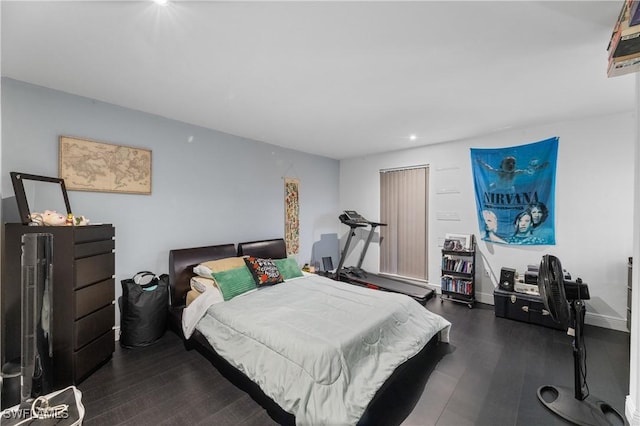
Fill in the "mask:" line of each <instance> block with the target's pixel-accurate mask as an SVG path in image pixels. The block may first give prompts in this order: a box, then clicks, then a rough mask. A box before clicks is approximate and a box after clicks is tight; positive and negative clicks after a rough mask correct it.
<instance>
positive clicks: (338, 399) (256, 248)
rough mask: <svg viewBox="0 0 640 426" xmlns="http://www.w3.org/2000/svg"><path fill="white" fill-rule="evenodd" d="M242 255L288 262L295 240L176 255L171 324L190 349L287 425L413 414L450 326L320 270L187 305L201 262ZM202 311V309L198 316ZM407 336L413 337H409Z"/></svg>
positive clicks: (412, 305)
mask: <svg viewBox="0 0 640 426" xmlns="http://www.w3.org/2000/svg"><path fill="white" fill-rule="evenodd" d="M240 256H253V257H255V258H258V259H286V248H285V243H284V240H282V239H271V240H261V241H250V242H243V243H239V244H238V245H237V248H236V246H235V245H234V244H222V245H215V246H206V247H196V248H187V249H176V250H171V251H170V253H169V276H170V286H171V309H170V319H169V324H170V327H171V328H172V329H173V330H174V331H175V332H176V333H178V334H179V335H181V336H182V337H183V338H185V343H186V345H187V347H188V348H196V349H197V350H198V351H200V352H201V353H202V354H203V355H204V356H205V357H206V358H207V359H209V360H210V361H211V362H212V364H214V365H215V366H216V368H218V370H220V372H221V373H222V374H223V375H225V377H227V378H228V379H229V380H230V381H232V382H233V383H234V384H235V385H236V386H238V387H240V388H241V389H243V390H244V391H246V392H248V393H249V394H250V395H251V396H252V398H253V399H254V400H256V401H257V402H258V403H259V404H261V405H262V406H263V407H264V408H265V409H266V410H267V412H268V413H269V415H270V416H271V417H272V418H273V419H274V420H276V421H277V422H278V423H280V424H398V423H400V422H401V421H402V419H403V418H404V417H406V415H407V414H408V412H406V410H407V409H404V410H403V409H401V408H402V406H404V405H406V404H404V403H406V402H408V400H410V399H411V398H409V397H402V396H403V395H407V393H410V392H414V393H415V392H418V393H420V385H422V386H424V380H426V379H424V376H425V373H426V374H428V372H429V371H430V369H431V368H433V364H434V363H435V362H437V356H438V354H440V355H441V354H442V351H438V350H437V348H438V347H439V346H441V345H439V344H438V343H439V342H440V341H448V332H449V328H450V323H448V322H447V321H446V320H445V319H444V318H442V317H440V316H438V315H435V314H433V313H430V312H429V311H427V310H426V309H425V308H424V307H422V306H421V305H419V304H418V303H417V302H415V301H414V300H413V299H411V298H409V297H408V296H404V295H400V294H393V293H383V292H380V291H376V290H371V289H366V288H362V287H359V286H353V285H350V284H346V283H341V282H337V281H333V280H330V279H328V278H326V277H322V276H319V275H314V274H306V275H303V276H302V277H294V278H291V279H287V280H285V281H284V282H283V283H280V284H277V285H273V286H269V287H261V289H260V290H251V291H248V292H246V293H245V294H242V295H239V296H237V297H234V298H233V299H231V300H229V301H227V302H224V303H216V304H213V305H211V306H208V305H206V304H205V303H203V304H201V303H200V302H201V301H204V299H205V298H204V297H202V296H200V297H199V298H198V299H197V303H196V302H194V303H192V304H191V305H190V306H189V307H188V308H185V305H186V299H187V294H188V293H189V291H190V290H191V278H192V277H193V276H194V272H193V269H194V266H196V265H198V264H200V263H203V262H207V261H212V260H217V259H228V258H237V257H240ZM216 277H218V275H216ZM196 305H201V306H200V308H198V309H199V310H200V311H201V312H199V313H198V314H197V315H198V316H197V320H193V318H194V317H193V315H194V314H193V311H194V309H195V308H194V307H195V306H196ZM203 306H204V307H203ZM417 308H419V309H417ZM200 315H202V317H200ZM183 316H184V317H185V318H190V319H189V320H188V321H186V322H189V321H191V322H193V324H195V325H194V327H189V326H186V325H185V321H183ZM363 318H366V319H363ZM354 319H355V321H351V320H354ZM294 320H295V322H294ZM298 321H300V322H298ZM350 321H351V322H350ZM347 323H348V324H350V325H349V326H345V324H347ZM426 329H429V330H430V331H424V330H426ZM405 330H409V331H410V332H411V336H410V338H407V337H404V336H402V333H404V332H405ZM185 331H186V333H185ZM255 355H259V356H258V357H255ZM419 377H422V378H423V379H422V380H420V379H418V378H419ZM399 397H402V398H400V399H399ZM413 397H415V395H413V396H412V398H413ZM414 402H415V399H414ZM408 409H409V410H410V407H409V408H408Z"/></svg>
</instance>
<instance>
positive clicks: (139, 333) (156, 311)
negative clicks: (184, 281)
mask: <svg viewBox="0 0 640 426" xmlns="http://www.w3.org/2000/svg"><path fill="white" fill-rule="evenodd" d="M121 283H122V297H120V299H118V302H119V304H120V345H122V346H125V347H134V346H147V345H150V344H152V343H154V342H155V341H156V340H158V339H159V338H160V337H162V335H163V334H164V332H165V331H166V329H167V315H168V313H169V275H167V274H162V275H160V276H159V277H158V276H156V275H155V274H154V273H153V272H149V271H142V272H138V273H137V274H135V275H134V276H133V278H129V279H126V280H122V281H121Z"/></svg>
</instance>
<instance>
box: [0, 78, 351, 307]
mask: <svg viewBox="0 0 640 426" xmlns="http://www.w3.org/2000/svg"><path fill="white" fill-rule="evenodd" d="M60 135H66V136H77V137H82V138H87V139H92V140H96V141H100V142H107V143H113V144H118V145H127V146H134V147H141V148H146V149H150V150H152V159H153V182H152V186H153V188H152V194H151V195H130V194H116V193H99V192H80V191H70V192H69V199H70V203H71V207H72V210H73V212H74V213H75V214H82V215H85V216H87V217H89V218H90V219H91V221H92V222H93V223H98V222H100V223H112V224H114V226H115V227H116V282H117V286H116V287H117V288H116V291H117V294H120V280H121V279H124V278H129V277H131V276H132V275H133V274H134V273H135V272H137V271H140V270H151V271H154V272H156V273H163V272H167V270H168V265H167V262H168V252H169V250H170V249H172V248H183V247H194V246H201V245H209V244H220V243H229V242H233V243H237V242H240V241H248V240H255V239H263V238H278V237H283V235H284V181H283V177H285V176H288V177H295V178H298V179H300V254H299V256H298V262H299V263H300V264H302V263H306V262H309V261H313V260H314V259H311V256H312V252H313V254H314V255H317V256H319V257H318V259H317V260H318V261H319V258H320V257H321V256H322V255H324V256H327V254H326V253H323V252H322V250H319V247H323V246H324V244H322V243H320V241H321V240H322V241H324V240H325V238H326V235H327V234H335V233H336V230H337V229H338V226H339V222H338V214H339V211H338V187H339V173H340V171H339V170H340V169H339V162H338V161H336V160H332V159H329V158H325V157H320V156H315V155H310V154H305V153H302V152H298V151H293V150H290V149H284V148H280V147H277V146H275V145H270V144H267V143H262V142H257V141H253V140H248V139H244V138H241V137H237V136H233V135H229V134H225V133H221V132H218V131H215V130H210V129H205V128H202V127H197V126H193V125H189V124H185V123H182V122H177V121H173V120H169V119H166V118H163V117H159V116H155V115H150V114H146V113H142V112H139V111H133V110H130V109H126V108H122V107H119V106H115V105H111V104H107V103H104V102H99V101H96V100H92V99H87V98H83V97H79V96H74V95H69V94H66V93H62V92H58V91H54V90H50V89H46V88H42V87H38V86H34V85H31V84H26V83H23V82H20V81H16V80H12V79H6V78H5V79H3V80H2V165H1V169H0V170H2V175H1V176H2V177H1V181H2V197H3V198H7V197H11V196H13V187H12V186H11V180H10V178H9V172H11V171H19V172H23V173H31V174H38V175H45V176H58V137H59V136H60ZM190 138H192V142H189V139H190ZM3 220H4V221H7V219H6V218H3ZM334 263H335V264H337V261H335V262H334Z"/></svg>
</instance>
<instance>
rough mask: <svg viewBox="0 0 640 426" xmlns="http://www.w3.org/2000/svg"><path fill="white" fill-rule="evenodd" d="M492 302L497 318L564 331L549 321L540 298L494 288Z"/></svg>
mask: <svg viewBox="0 0 640 426" xmlns="http://www.w3.org/2000/svg"><path fill="white" fill-rule="evenodd" d="M493 300H494V306H495V313H496V316H497V317H500V318H508V319H512V320H516V321H523V322H528V323H531V324H537V325H542V326H545V327H551V328H555V329H558V330H564V329H565V327H563V326H562V325H560V324H558V323H556V322H555V321H553V320H552V319H551V316H550V315H549V313H548V312H547V310H546V309H545V308H544V303H543V302H542V298H540V296H536V295H533V294H526V293H517V292H512V291H505V290H502V289H500V288H496V289H495V290H494V291H493Z"/></svg>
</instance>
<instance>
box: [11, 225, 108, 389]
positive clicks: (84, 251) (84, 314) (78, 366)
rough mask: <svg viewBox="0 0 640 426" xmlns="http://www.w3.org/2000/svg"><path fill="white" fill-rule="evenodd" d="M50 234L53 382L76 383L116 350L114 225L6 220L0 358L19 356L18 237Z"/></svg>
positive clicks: (19, 250)
mask: <svg viewBox="0 0 640 426" xmlns="http://www.w3.org/2000/svg"><path fill="white" fill-rule="evenodd" d="M26 233H47V234H52V235H53V278H52V333H51V335H52V340H53V370H54V371H53V383H54V386H55V387H56V388H61V387H65V386H68V385H71V384H78V383H79V382H81V381H82V380H83V379H85V378H86V377H87V376H88V375H90V374H91V373H92V372H93V371H95V370H96V369H97V368H98V367H99V366H101V365H102V364H103V363H104V362H105V361H107V360H109V359H110V358H111V356H112V354H113V352H114V350H115V336H114V323H115V303H114V299H115V253H114V249H115V239H114V237H115V228H114V227H113V226H112V225H110V224H107V225H89V226H78V227H74V226H26V225H22V224H16V223H8V224H5V228H4V246H3V252H2V295H1V297H2V322H3V325H2V332H3V333H2V334H3V342H2V347H3V348H4V352H5V353H4V359H5V360H7V361H8V360H12V359H15V358H19V357H20V289H21V269H22V268H21V255H22V248H21V246H22V235H23V234H26Z"/></svg>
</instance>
